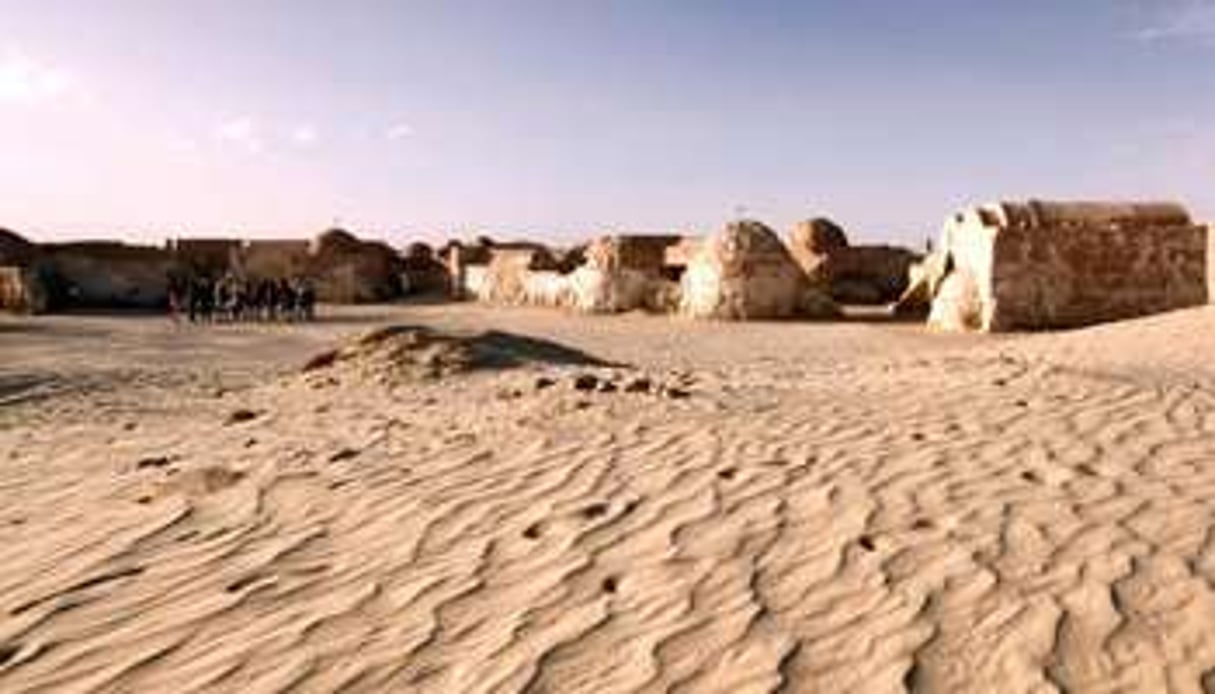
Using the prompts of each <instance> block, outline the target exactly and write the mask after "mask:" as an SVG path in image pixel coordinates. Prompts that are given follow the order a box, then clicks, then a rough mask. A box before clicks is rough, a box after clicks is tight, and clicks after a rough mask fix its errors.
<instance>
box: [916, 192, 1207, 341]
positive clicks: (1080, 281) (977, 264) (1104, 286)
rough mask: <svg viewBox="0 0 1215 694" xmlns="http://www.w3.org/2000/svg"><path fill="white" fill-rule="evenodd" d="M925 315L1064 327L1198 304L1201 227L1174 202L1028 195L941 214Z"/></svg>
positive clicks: (941, 322)
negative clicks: (932, 291)
mask: <svg viewBox="0 0 1215 694" xmlns="http://www.w3.org/2000/svg"><path fill="white" fill-rule="evenodd" d="M942 251H943V252H944V253H945V254H947V256H948V259H949V261H948V263H949V265H950V269H949V273H948V276H947V277H946V279H945V281H944V282H942V283H941V288H940V289H939V290H938V294H937V296H936V297H935V298H934V301H933V310H932V314H931V316H930V323H931V324H933V325H935V326H937V327H943V328H947V329H959V328H967V329H978V330H989V331H994V330H1016V329H1035V328H1066V327H1074V326H1082V325H1088V324H1093V323H1100V322H1104V321H1112V320H1118V319H1123V318H1131V317H1135V316H1142V315H1147V314H1151V313H1158V312H1161V311H1167V310H1170V309H1176V308H1182V307H1186V306H1193V305H1196V304H1201V303H1206V301H1207V298H1208V294H1207V291H1208V290H1207V253H1208V250H1207V230H1206V228H1205V227H1202V226H1199V225H1195V224H1193V223H1192V222H1191V221H1190V219H1189V215H1188V214H1187V213H1186V212H1185V210H1184V208H1181V207H1180V206H1177V205H1169V204H1160V203H1150V204H1146V203H1144V204H1135V203H1132V204H1127V203H1117V204H1101V203H1048V202H1037V201H1032V202H1029V203H1023V204H1015V203H1002V204H998V205H988V206H982V207H976V208H972V209H970V210H967V211H965V212H963V213H959V214H958V215H955V216H954V217H952V218H950V220H949V221H948V222H947V223H946V227H945V230H944V233H943V243H942Z"/></svg>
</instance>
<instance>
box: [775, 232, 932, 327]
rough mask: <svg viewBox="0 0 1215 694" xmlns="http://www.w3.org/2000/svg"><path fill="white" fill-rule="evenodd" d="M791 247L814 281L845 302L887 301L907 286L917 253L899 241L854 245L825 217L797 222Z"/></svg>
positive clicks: (886, 302) (796, 258) (790, 241)
mask: <svg viewBox="0 0 1215 694" xmlns="http://www.w3.org/2000/svg"><path fill="white" fill-rule="evenodd" d="M789 252H790V253H791V254H792V256H793V259H794V260H796V261H797V264H798V265H800V266H801V268H802V270H804V271H805V272H806V276H807V277H809V279H810V281H811V283H813V284H815V285H820V286H823V287H825V288H826V289H827V291H828V292H829V293H830V294H831V296H832V298H833V299H835V300H836V301H838V302H840V303H843V304H862V305H863V304H870V305H873V304H889V303H893V302H895V301H897V300H898V299H899V297H900V296H902V294H903V292H905V291H906V290H907V287H908V283H909V277H910V270H911V266H912V265H913V264H914V263H916V262H918V261H919V260H920V259H921V257H920V255H919V254H917V253H915V252H913V251H911V250H909V249H906V248H900V247H898V246H889V245H865V244H859V245H851V244H850V243H849V241H848V236H847V234H846V233H845V232H844V229H843V228H842V227H840V226H839V225H838V224H836V223H835V222H832V221H831V220H830V219H827V218H825V217H817V218H815V219H810V220H806V221H803V222H799V223H798V224H797V225H796V226H794V228H793V230H792V231H791V232H790V234H789Z"/></svg>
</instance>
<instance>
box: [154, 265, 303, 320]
mask: <svg viewBox="0 0 1215 694" xmlns="http://www.w3.org/2000/svg"><path fill="white" fill-rule="evenodd" d="M169 310H170V312H171V314H172V315H173V318H174V320H177V319H178V318H179V317H180V316H181V315H182V314H183V313H184V314H185V315H186V316H187V317H188V318H189V320H190V322H191V323H213V322H240V321H288V322H296V321H310V320H312V319H313V318H315V317H316V289H315V288H314V287H313V286H312V283H311V282H309V281H308V280H307V279H305V278H301V277H296V278H292V279H287V278H277V279H269V278H263V279H253V278H241V277H237V276H235V275H233V274H227V275H224V276H222V277H220V278H218V279H216V278H212V277H207V276H205V275H198V276H193V277H188V278H175V279H173V280H171V281H170V287H169Z"/></svg>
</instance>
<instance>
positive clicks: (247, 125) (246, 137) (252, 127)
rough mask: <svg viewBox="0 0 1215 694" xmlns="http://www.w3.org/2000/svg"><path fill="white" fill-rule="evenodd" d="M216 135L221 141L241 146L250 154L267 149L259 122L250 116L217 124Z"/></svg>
mask: <svg viewBox="0 0 1215 694" xmlns="http://www.w3.org/2000/svg"><path fill="white" fill-rule="evenodd" d="M214 137H215V139H216V140H217V141H219V142H221V143H224V144H229V145H234V146H236V147H240V148H242V149H244V150H245V151H247V152H249V153H250V154H259V153H261V152H262V150H264V149H265V143H264V142H263V141H262V138H261V136H260V135H259V134H258V127H257V123H256V122H255V121H254V120H253V119H252V118H250V117H248V116H240V117H237V118H231V119H228V120H225V121H223V122H221V123H219V124H218V125H216V126H215V131H214Z"/></svg>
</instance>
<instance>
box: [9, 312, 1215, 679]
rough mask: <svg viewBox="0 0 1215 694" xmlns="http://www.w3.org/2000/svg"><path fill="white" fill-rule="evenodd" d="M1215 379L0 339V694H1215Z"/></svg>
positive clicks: (908, 336) (587, 322) (780, 352)
mask: <svg viewBox="0 0 1215 694" xmlns="http://www.w3.org/2000/svg"><path fill="white" fill-rule="evenodd" d="M386 325H408V326H427V327H429V328H430V329H432V330H433V331H436V332H434V333H413V332H408V331H406V332H404V333H383V332H381V333H379V335H378V337H379V340H378V341H375V342H368V343H363V344H359V343H356V342H351V340H352V339H354V338H353V337H352V336H355V335H359V334H363V333H366V332H367V331H370V330H373V329H375V328H378V327H381V326H386ZM487 331H488V332H487ZM419 336H420V337H419ZM443 336H448V337H446V338H444V337H443ZM411 340H412V342H411ZM1212 344H1215V308H1200V309H1194V310H1187V311H1180V312H1175V313H1172V314H1167V315H1162V316H1157V317H1154V318H1149V319H1144V320H1137V321H1128V322H1124V323H1120V324H1115V325H1106V326H1102V327H1098V328H1092V329H1087V330H1081V331H1075V332H1068V333H1055V334H1040V335H1033V336H1000V337H983V336H973V335H970V336H966V335H963V336H957V335H954V336H948V335H936V334H931V333H929V332H927V331H925V330H924V329H923V328H922V327H920V326H918V325H910V324H888V323H866V322H845V323H831V324H826V323H741V324H726V323H712V322H706V323H694V322H690V321H683V320H672V319H670V318H666V317H646V316H633V315H626V316H620V317H611V318H603V317H580V316H570V315H563V314H561V313H559V312H553V311H543V310H527V309H514V310H502V309H487V308H484V307H478V306H471V305H460V306H450V305H449V306H429V307H426V306H418V307H384V308H367V309H344V310H341V311H338V310H336V309H334V310H330V311H329V312H328V314H327V316H325V317H324V319H323V320H322V321H320V322H319V323H318V324H315V325H307V326H283V325H273V326H264V325H261V326H215V327H205V328H200V327H188V326H178V327H174V326H172V325H170V324H169V323H168V322H167V321H165V320H164V319H160V318H154V317H144V318H132V317H122V318H117V317H104V316H95V317H81V316H56V317H45V318H37V319H27V318H14V317H7V318H0V691H4V692H85V691H124V692H127V691H129V692H174V693H175V694H177V693H181V694H184V693H185V692H193V691H233V692H275V691H286V690H289V689H290V690H298V691H318V692H322V691H323V692H330V691H351V692H355V691H427V692H465V691H472V692H480V691H522V690H529V691H552V692H581V691H588V692H589V691H595V692H624V691H668V690H680V691H721V692H749V691H771V690H779V689H784V690H788V691H806V692H819V691H827V692H852V691H863V692H893V691H903V690H905V689H910V690H919V691H933V692H937V691H940V692H954V691H956V692H987V691H1000V692H1031V691H1032V692H1048V691H1075V692H1104V691H1142V692H1160V691H1178V692H1200V691H1203V690H1204V688H1205V689H1206V690H1207V691H1212V690H1215V503H1212V500H1211V499H1212V496H1213V494H1215V467H1212V466H1211V464H1210V463H1211V462H1212V460H1215V366H1212V365H1211V362H1210V345H1212ZM336 345H346V346H345V347H344V348H343V351H340V352H336V353H332V352H331V353H328V355H327V357H325V356H322V357H321V358H319V359H318V358H317V355H324V354H325V353H326V350H330V349H332V348H333V347H334V346H336ZM352 345H353V346H352ZM453 345H454V346H453ZM389 347H391V348H389ZM461 350H463V351H461ZM486 355H488V356H486ZM310 360H312V366H313V368H311V369H310V370H308V371H307V372H302V371H301V367H302V366H303V365H304V364H306V363H308V362H309V361H310Z"/></svg>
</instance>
